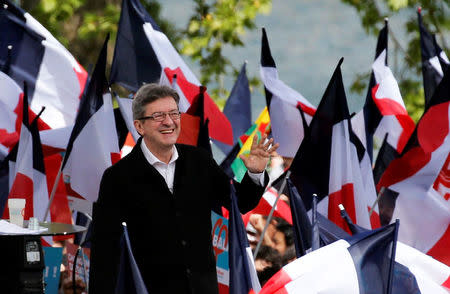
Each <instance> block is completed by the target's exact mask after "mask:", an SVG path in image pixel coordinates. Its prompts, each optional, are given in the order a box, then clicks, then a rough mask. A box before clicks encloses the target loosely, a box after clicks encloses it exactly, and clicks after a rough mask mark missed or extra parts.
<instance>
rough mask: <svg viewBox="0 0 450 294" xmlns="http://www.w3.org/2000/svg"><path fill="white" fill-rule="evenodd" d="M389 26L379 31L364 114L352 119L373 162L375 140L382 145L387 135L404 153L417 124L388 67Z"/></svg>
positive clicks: (394, 145) (390, 141) (398, 150)
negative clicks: (410, 114) (409, 112)
mask: <svg viewBox="0 0 450 294" xmlns="http://www.w3.org/2000/svg"><path fill="white" fill-rule="evenodd" d="M387 54H388V22H387V20H386V21H385V26H384V27H383V29H381V30H380V33H379V36H378V43H377V48H376V54H375V61H374V63H373V65H372V74H371V77H370V83H369V89H368V93H367V97H366V102H365V105H364V108H363V110H362V111H360V112H359V113H358V114H357V115H356V116H355V117H354V118H353V119H352V124H353V125H354V130H355V132H356V134H357V135H358V137H359V138H360V140H361V141H362V143H363V144H364V146H365V148H366V149H367V152H368V154H369V156H370V158H371V160H373V157H372V152H373V137H374V136H375V137H376V138H377V139H378V140H379V142H380V143H381V142H382V140H383V139H384V138H385V136H386V134H387V143H389V144H390V146H392V147H393V148H394V149H395V150H397V152H399V153H400V152H402V150H403V148H404V147H405V145H406V142H407V141H408V139H409V137H410V136H411V134H412V132H413V130H414V121H413V120H412V119H411V117H410V116H409V115H408V112H407V111H406V107H405V104H404V102H403V99H402V96H401V94H400V89H399V87H398V84H397V81H396V80H395V77H394V75H393V74H392V71H391V70H390V68H389V66H388V62H387V61H388V58H387Z"/></svg>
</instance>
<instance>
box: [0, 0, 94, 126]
mask: <svg viewBox="0 0 450 294" xmlns="http://www.w3.org/2000/svg"><path fill="white" fill-rule="evenodd" d="M1 2H2V7H0V26H1V27H2V34H0V67H3V71H4V72H5V73H6V74H7V75H9V76H10V77H11V78H12V79H13V80H14V81H16V83H17V84H18V85H20V86H21V85H23V83H24V82H27V84H28V87H29V88H28V92H29V93H28V96H29V99H30V109H31V111H33V112H34V113H38V112H39V111H40V110H41V108H42V107H43V106H45V107H46V110H45V112H44V113H42V115H41V117H40V119H41V120H42V121H43V122H45V124H47V125H48V127H49V128H52V129H54V128H61V127H65V126H68V125H73V123H74V121H75V117H76V114H77V109H78V106H79V102H80V97H81V95H82V93H83V90H84V86H85V83H86V79H87V73H86V71H85V70H84V69H83V67H81V66H80V65H79V64H78V62H77V61H76V60H75V58H74V57H73V56H72V55H71V54H70V53H69V51H67V49H66V48H64V47H63V46H62V45H61V44H60V43H59V42H58V41H57V40H56V39H55V38H54V37H53V36H52V35H51V34H50V32H49V31H48V30H46V29H45V28H44V27H43V26H42V25H41V24H40V23H39V22H37V21H36V20H35V19H34V18H33V17H32V16H31V15H30V14H29V13H27V12H25V11H23V10H22V9H20V8H19V7H17V6H15V5H14V4H13V3H11V2H10V1H8V0H2V1H1ZM8 47H9V48H10V49H8ZM11 107H13V108H14V107H15V105H12V106H11Z"/></svg>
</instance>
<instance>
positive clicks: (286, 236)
mask: <svg viewBox="0 0 450 294" xmlns="http://www.w3.org/2000/svg"><path fill="white" fill-rule="evenodd" d="M266 222H267V216H263V215H260V214H253V215H251V216H250V219H249V224H250V225H251V227H253V228H252V229H254V230H250V229H247V234H248V235H250V239H251V241H250V246H252V249H254V247H255V246H256V244H257V243H258V241H259V239H260V237H261V234H262V231H263V230H264V226H265V225H266ZM248 227H249V226H248ZM262 244H264V245H267V246H270V247H272V248H274V249H276V250H278V252H279V253H280V254H281V255H283V254H284V253H285V251H286V249H287V248H288V247H289V246H293V244H294V232H293V230H292V226H291V225H290V224H289V223H288V222H287V221H285V220H284V219H282V218H279V217H274V218H272V220H271V223H270V225H269V226H268V227H267V230H266V233H265V234H264V239H263V243H262Z"/></svg>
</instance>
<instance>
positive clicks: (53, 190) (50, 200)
mask: <svg viewBox="0 0 450 294" xmlns="http://www.w3.org/2000/svg"><path fill="white" fill-rule="evenodd" d="M66 154H67V152H64V156H63V158H62V160H61V165H60V166H59V170H58V174H57V175H56V179H55V182H54V183H53V188H52V192H51V193H50V198H49V199H48V205H47V209H46V210H45V215H44V219H43V220H42V221H43V222H46V219H47V216H48V213H49V211H50V206H51V205H52V202H53V199H54V198H55V193H56V188H57V187H58V182H59V178H60V177H61V171H62V165H63V163H64V159H65V158H66ZM50 222H51V221H50Z"/></svg>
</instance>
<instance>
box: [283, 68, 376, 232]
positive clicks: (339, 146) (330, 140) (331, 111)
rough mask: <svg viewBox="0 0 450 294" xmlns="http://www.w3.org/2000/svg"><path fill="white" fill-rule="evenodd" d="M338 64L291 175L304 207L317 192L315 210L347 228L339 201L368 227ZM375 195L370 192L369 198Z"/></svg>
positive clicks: (364, 191)
mask: <svg viewBox="0 0 450 294" xmlns="http://www.w3.org/2000/svg"><path fill="white" fill-rule="evenodd" d="M341 63H342V59H341V60H340V62H339V64H338V66H337V68H336V70H335V72H334V74H333V76H332V78H331V80H330V82H329V84H328V87H327V89H326V90H325V93H324V95H323V98H322V100H321V102H320V104H319V107H318V108H317V111H316V114H315V115H314V117H313V120H312V122H311V124H310V126H309V130H310V131H309V132H308V135H307V136H306V137H305V138H304V139H303V142H302V144H301V145H300V148H299V149H298V151H297V154H296V156H295V158H294V160H293V162H292V165H291V167H290V170H291V172H292V173H291V176H290V178H291V180H292V182H293V183H294V185H295V186H296V187H297V189H298V191H299V193H300V195H301V197H302V199H303V202H304V204H305V208H306V209H307V210H309V209H310V208H311V203H312V195H313V194H317V195H318V197H319V203H318V211H319V212H320V213H322V214H323V215H325V216H327V217H328V218H329V219H330V220H332V221H333V222H334V223H336V224H337V225H338V226H340V227H341V228H345V229H347V227H346V225H345V224H344V222H343V220H342V219H341V217H340V212H339V208H338V205H339V204H343V205H344V206H345V207H346V208H347V210H348V212H349V215H350V217H351V218H352V220H353V222H355V223H357V224H358V225H360V226H362V227H365V228H371V227H372V225H371V222H370V219H369V211H368V203H369V202H370V201H369V200H368V199H369V198H368V197H369V195H366V193H367V192H368V190H366V188H365V187H364V181H363V179H362V176H361V167H360V163H359V158H358V152H357V146H356V145H355V144H354V142H353V141H354V140H352V137H353V136H354V134H353V132H352V128H351V124H350V114H349V111H348V107H347V100H346V96H345V91H344V85H343V82H342V74H341V70H340V65H341ZM375 197H376V196H375V195H372V196H371V197H370V199H374V198H375Z"/></svg>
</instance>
